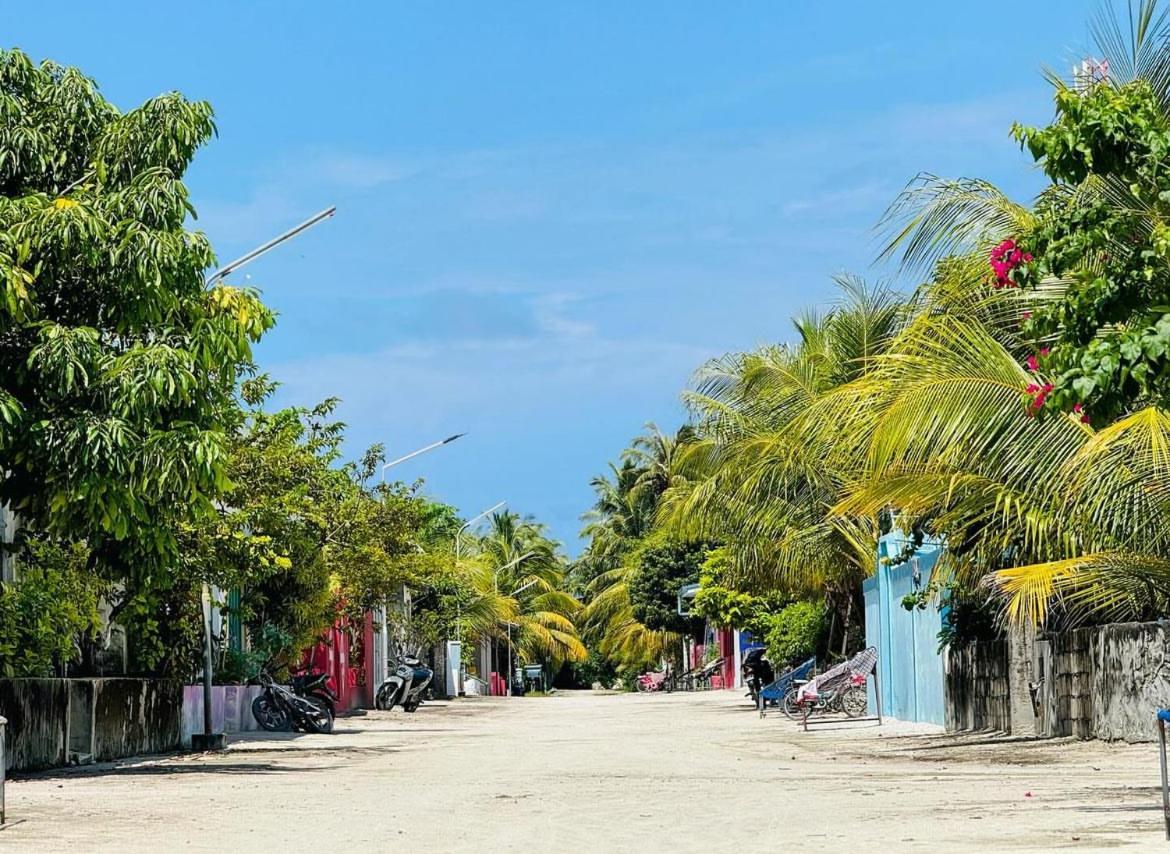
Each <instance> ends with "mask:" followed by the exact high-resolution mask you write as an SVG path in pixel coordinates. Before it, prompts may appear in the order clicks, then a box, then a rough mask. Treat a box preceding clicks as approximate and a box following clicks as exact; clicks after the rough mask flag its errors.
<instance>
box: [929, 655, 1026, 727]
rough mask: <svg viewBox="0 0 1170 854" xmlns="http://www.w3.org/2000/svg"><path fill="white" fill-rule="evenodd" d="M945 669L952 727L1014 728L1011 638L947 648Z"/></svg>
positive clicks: (944, 683)
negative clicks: (1010, 656)
mask: <svg viewBox="0 0 1170 854" xmlns="http://www.w3.org/2000/svg"><path fill="white" fill-rule="evenodd" d="M944 668H945V670H944V681H943V685H944V692H945V699H946V727H947V729H948V730H951V731H952V732H954V731H960V732H961V731H982V730H992V731H998V732H1009V731H1010V730H1011V691H1010V683H1009V680H1008V646H1007V641H992V642H988V643H978V644H970V645H968V646H965V647H963V648H962V649H950V650H947V654H946V657H945V659H944Z"/></svg>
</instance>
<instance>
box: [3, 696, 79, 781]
mask: <svg viewBox="0 0 1170 854" xmlns="http://www.w3.org/2000/svg"><path fill="white" fill-rule="evenodd" d="M0 716H2V717H5V718H8V729H7V735H6V743H5V748H6V749H5V756H4V759H5V763H4V764H5V765H6V766H7V767H8V768H9V769H10V770H16V771H23V770H39V769H42V768H53V767H56V766H60V765H64V764H65V757H66V745H67V743H68V738H67V733H68V730H69V690H68V683H67V682H66V680H64V679H0Z"/></svg>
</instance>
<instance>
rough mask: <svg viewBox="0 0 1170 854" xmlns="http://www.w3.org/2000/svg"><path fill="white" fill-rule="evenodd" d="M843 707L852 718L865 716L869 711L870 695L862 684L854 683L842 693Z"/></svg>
mask: <svg viewBox="0 0 1170 854" xmlns="http://www.w3.org/2000/svg"><path fill="white" fill-rule="evenodd" d="M841 708H842V709H843V710H844V711H845V714H847V715H848V716H849V717H851V718H860V717H864V716H865V713H866V712H868V711H869V696H868V694H867V693H866V691H865V687H864V686H862V685H854V686H853V687H852V688H850V689H849V690H847V691H846V692H845V693H844V694H842V695H841Z"/></svg>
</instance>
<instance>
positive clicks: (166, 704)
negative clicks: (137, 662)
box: [92, 679, 183, 762]
mask: <svg viewBox="0 0 1170 854" xmlns="http://www.w3.org/2000/svg"><path fill="white" fill-rule="evenodd" d="M182 707H183V685H182V683H180V682H175V681H169V680H166V681H163V680H151V679H95V680H94V696H93V750H92V754H93V758H94V760H95V761H97V762H108V761H109V760H111V759H118V758H120V757H123V756H138V755H141V754H145V753H166V752H167V751H170V750H177V749H178V747H179V718H180V714H181V712H182Z"/></svg>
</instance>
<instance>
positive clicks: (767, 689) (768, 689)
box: [758, 658, 817, 718]
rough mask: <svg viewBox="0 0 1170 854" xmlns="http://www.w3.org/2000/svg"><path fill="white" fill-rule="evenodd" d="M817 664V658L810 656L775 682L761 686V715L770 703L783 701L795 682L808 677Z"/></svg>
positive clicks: (759, 701) (762, 715)
mask: <svg viewBox="0 0 1170 854" xmlns="http://www.w3.org/2000/svg"><path fill="white" fill-rule="evenodd" d="M816 666H817V660H816V659H815V658H810V659H809V660H808V661H805V662H802V663H801V664H798V665H797V666H796V667H794V668H792V669H791V670H789V671H788V672H787V673H785V674H783V675H781V676H780V678H779V679H777V680H776V681H775V682H770V683H768V684H767V685H765V686H764V687H763V688H761V689H760V697H759V700H758V703H759V709H760V717H761V718H762V717H764V714H765V713H764V709H765V708H767V706H768V703H779V702H781V701H782V700H783V699H784V695H785V694H787V693H788V692H789V691H790V690H791V689H792V686H793V685H794V684H795V683H797V682H799V681H801V680H802V679H808V677H809V674H810V673H812V671H813V668H814V667H816Z"/></svg>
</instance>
